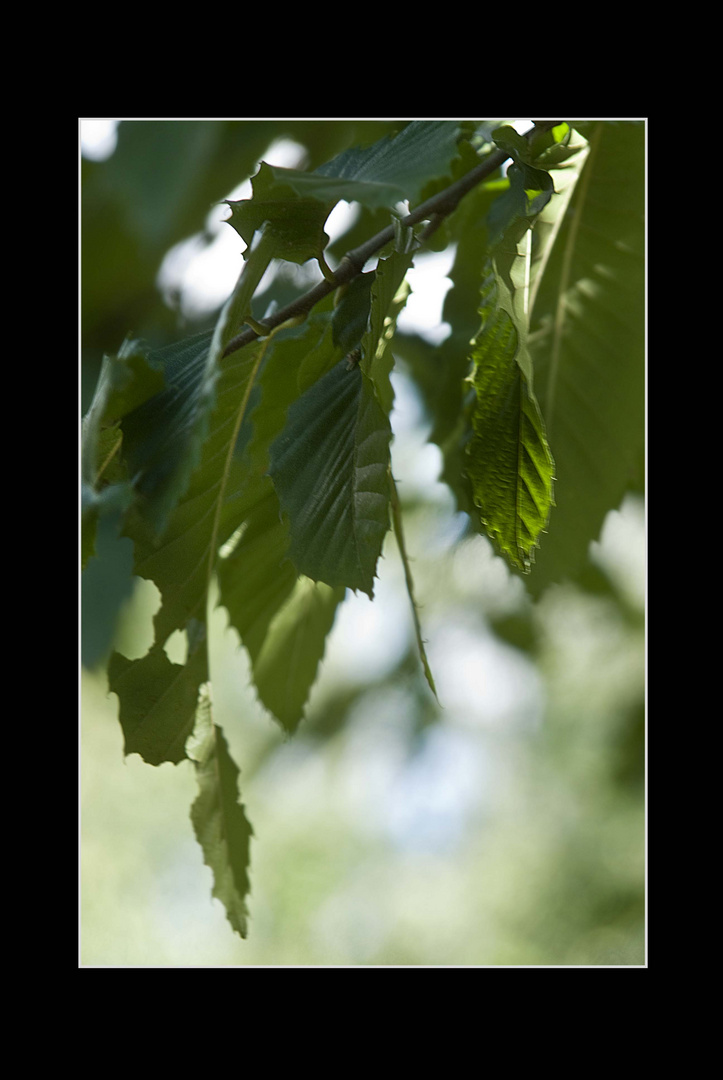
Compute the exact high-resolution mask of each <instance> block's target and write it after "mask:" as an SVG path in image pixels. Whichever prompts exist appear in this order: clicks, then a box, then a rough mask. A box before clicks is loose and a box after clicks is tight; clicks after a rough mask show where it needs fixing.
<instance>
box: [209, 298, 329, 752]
mask: <svg viewBox="0 0 723 1080" xmlns="http://www.w3.org/2000/svg"><path fill="white" fill-rule="evenodd" d="M339 356H340V350H339V349H338V348H337V347H336V346H335V345H334V343H333V340H332V330H331V325H330V314H329V313H328V312H323V313H321V314H317V315H314V316H313V317H312V318H311V319H310V320H309V321H308V323H307V324H306V325H305V326H304V327H303V328H296V329H295V330H293V331H291V332H290V333H289V334H288V335H287V336H286V337H285V339H284V340H278V341H275V342H274V343H273V345H272V347H271V349H270V351H269V355H268V358H267V360H266V363H265V366H264V370H263V372H262V374H261V377H260V383H259V385H260V390H261V394H260V399H259V402H258V403H257V405H256V408H255V410H254V412H253V415H252V425H253V435H252V438H251V440H250V442H249V443H248V446H247V447H246V449H245V452H244V457H243V468H244V473H245V475H246V477H247V478H248V479H247V481H246V483H245V485H244V486H243V487H242V489H241V490H240V492H239V496H238V507H237V513H238V515H239V516H240V517H241V518H242V519H243V528H242V530H241V531H240V535H239V536H238V537H236V538H234V539H233V540H232V542H231V543H230V544H229V545H228V547H229V549H230V550H228V551H224V552H222V555H223V557H222V558H221V560H220V562H219V566H218V578H219V586H220V603H222V604H223V606H224V607H225V608H226V609H227V611H228V614H229V618H230V621H231V623H232V625H233V626H234V627H235V628H236V630H237V631H238V633H239V635H240V637H241V640H242V642H243V644H244V646H245V647H246V649H247V651H248V653H249V657H250V659H251V664H252V671H253V682H254V686H255V688H256V691H257V693H258V695H259V699H260V700H261V702H262V703H263V705H264V706H265V707H266V708H267V709H269V711H270V712H272V713H273V715H274V716H275V717H276V719H277V720H278V721H279V723H281V724H282V726H283V727H284V728H285V729H286V730H287V731H293V730H295V728H296V727H297V725H298V723H299V721H300V720H301V718H302V716H303V713H304V706H305V704H306V700H307V698H308V695H309V691H310V688H311V686H312V684H313V682H314V680H315V678H316V674H317V670H318V666H319V662H320V660H321V658H322V656H323V654H324V648H325V642H326V637H327V634H328V631H329V629H330V628H331V624H332V622H333V619H334V615H335V612H336V608H337V606H338V605H339V603H341V601H342V600H343V598H344V589H343V588H342V589H336V590H331V589H328V588H327V586H325V585H323V584H319V583H317V584H314V583H312V582H311V581H309V580H308V578H305V577H303V576H302V577H299V575H298V574H297V571H296V569H295V568H294V566H293V564H292V562H291V561H290V559H289V557H288V555H289V532H288V524H287V522H286V521H284V520H283V518H282V514H281V509H280V506H279V500H278V497H277V495H276V491H275V489H274V486H273V484H272V482H271V480H270V478H269V477H268V476H267V475H266V473H267V469H268V464H269V447H270V444H271V443H272V442H273V440H274V439H275V438H276V437H277V436H278V434H279V432H280V431H281V430H282V428H283V426H284V423H285V420H286V414H287V410H288V408H289V404H290V403H291V402H293V401H294V400H295V399H296V398H298V396H299V394H300V392H301V391H303V390H304V389H306V388H308V386H309V385H310V384H311V385H313V383H314V382H315V381H316V380H317V379H318V377H319V375H320V374H323V373H325V372H326V371H328V369H329V367H330V366H332V365H333V364H334V363H336V362H338V360H339Z"/></svg>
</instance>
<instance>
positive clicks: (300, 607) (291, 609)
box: [253, 575, 345, 732]
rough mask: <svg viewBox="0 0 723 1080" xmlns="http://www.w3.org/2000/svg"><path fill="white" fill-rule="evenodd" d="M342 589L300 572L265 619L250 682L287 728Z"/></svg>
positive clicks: (300, 706) (297, 712)
mask: <svg viewBox="0 0 723 1080" xmlns="http://www.w3.org/2000/svg"><path fill="white" fill-rule="evenodd" d="M344 596H345V590H344V589H343V588H337V589H332V588H330V587H329V586H328V585H324V584H323V583H322V582H314V581H311V580H310V579H309V578H307V577H304V576H303V575H300V576H299V577H297V578H296V581H295V582H294V585H293V588H292V590H291V593H290V595H289V596H288V598H287V599H286V601H285V602H284V603H283V604H282V605H280V606H279V608H278V610H277V611H276V612H275V613H274V616H273V618H272V619H271V621H270V623H269V627H268V630H267V632H266V634H265V636H264V640H263V642H262V644H261V647H260V648H259V649H258V651H257V652H256V653H255V655H254V662H253V670H254V683H255V685H256V690H257V692H258V695H259V698H260V699H261V701H262V702H263V703H264V705H265V706H266V708H267V709H269V711H270V712H271V713H273V715H274V716H275V717H276V718H277V719H278V720H279V722H280V723H281V725H282V726H283V727H284V728H285V730H286V731H288V732H293V731H295V730H296V728H297V726H298V724H299V721H300V720H301V718H302V717H303V715H304V706H305V705H306V701H307V698H308V696H309V690H310V688H311V685H312V684H313V682H314V680H315V678H316V674H317V670H318V667H319V663H320V662H321V659H322V657H323V655H324V650H325V646H326V639H327V637H328V634H329V631H330V630H331V628H332V626H333V625H334V619H335V618H336V610H337V607H338V606H339V604H340V603H341V602H342V601H343V599H344Z"/></svg>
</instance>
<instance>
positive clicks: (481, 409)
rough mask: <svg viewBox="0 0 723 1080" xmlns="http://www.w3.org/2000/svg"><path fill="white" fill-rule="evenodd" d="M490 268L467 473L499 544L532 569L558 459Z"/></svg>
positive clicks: (475, 354) (476, 351)
mask: <svg viewBox="0 0 723 1080" xmlns="http://www.w3.org/2000/svg"><path fill="white" fill-rule="evenodd" d="M496 301H497V287H496V282H495V278H494V275H493V274H492V273H491V274H490V276H489V278H488V279H487V281H486V282H485V284H484V285H483V293H482V307H481V309H480V311H481V314H482V316H483V325H482V330H481V332H480V334H479V335H478V337H477V339H476V341H475V344H474V347H473V350H472V361H473V364H474V370H473V373H472V375H471V376H470V382H471V384H472V386H473V387H474V391H475V395H476V398H475V405H474V410H473V413H472V428H473V435H472V439H471V441H470V443H469V445H468V451H467V453H468V459H467V475H468V476H469V479H470V482H471V484H472V492H473V497H474V502H475V505H476V506H477V507H478V509H479V513H480V520H481V522H482V524H483V526H484V528H485V530H486V532H487V534H488V536H489V537H490V539H491V540H492V541H493V542H494V543H495V545H496V546H497V548H498V549H499V551H500V552H501V553H502V554H503V555H505V556H506V557H507V558H508V560H509V561H510V563H511V564H512V565H513V566H515V567H517V569H519V570H522V571H524V572H526V571H528V570H529V568H530V564H531V562H532V559H533V553H534V550H535V548H536V546H537V544H538V543H539V539H540V535H541V533H542V531H543V530H544V528H545V527H546V525H547V520H548V517H549V513H550V508H551V506H552V484H553V468H554V466H553V461H552V455H551V453H550V450H549V447H548V446H547V441H546V438H545V434H544V430H543V425H542V417H541V415H540V411H539V408H538V407H537V403H536V401H535V398H534V396H533V394H532V388H531V385H530V380H529V378H528V375H527V374H526V372H525V371H524V370H523V364H522V362H521V361H520V355H519V354H520V348H521V342H520V334H519V332H518V329H517V325H516V323H515V321H514V320H513V317H512V314H511V313H510V312H509V311H507V310H505V309H504V308H501V307H497V304H496Z"/></svg>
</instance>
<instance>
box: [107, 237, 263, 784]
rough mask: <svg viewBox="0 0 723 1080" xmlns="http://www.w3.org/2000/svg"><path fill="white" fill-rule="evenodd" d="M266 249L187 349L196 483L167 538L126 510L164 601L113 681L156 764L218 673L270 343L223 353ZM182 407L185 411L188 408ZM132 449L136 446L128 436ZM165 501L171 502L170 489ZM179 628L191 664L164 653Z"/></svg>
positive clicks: (117, 661)
mask: <svg viewBox="0 0 723 1080" xmlns="http://www.w3.org/2000/svg"><path fill="white" fill-rule="evenodd" d="M257 251H259V252H261V255H260V256H258V257H257V259H256V260H255V261H252V260H253V259H254V255H253V253H252V257H251V259H250V260H249V261H248V262H247V263H246V267H245V268H244V272H243V273H242V275H241V278H240V279H239V283H238V285H237V287H236V289H235V290H234V292H233V294H232V295H231V297H230V298H229V300H228V302H227V304H226V305H225V306H224V308H223V310H222V312H221V315H220V316H219V319H218V321H217V324H216V328H215V330H214V332H213V335H212V336H211V339H210V343H209V342H208V341H206V342H205V352H204V348H203V347H202V346H201V343H199V342H198V341H193V342H192V345H191V346H189V349H188V351H187V352H186V354H185V362H186V364H187V365H188V366H189V367H190V368H192V375H189V377H188V379H189V382H190V383H192V384H193V386H194V387H195V388H196V389H195V390H194V392H193V393H192V394H191V395H190V400H191V401H192V403H193V407H192V408H191V409H190V413H191V417H190V419H188V421H187V427H188V429H189V430H190V431H192V432H193V434H192V436H191V437H189V442H190V443H191V444H192V445H189V442H187V443H186V446H185V454H186V459H185V463H184V468H185V469H186V470H187V471H188V472H190V480H189V482H188V485H187V489H186V490H185V492H183V493H180V487H179V486H174V490H173V493H172V502H173V503H174V505H173V508H172V510H171V511H170V513H169V514H168V520H167V524H166V525H165V527H164V529H163V532H162V535H161V536H160V537H159V535H158V531H157V524H158V518H157V516H156V515H155V514H153V513H149V512H148V508H147V507H146V505H145V504H144V503H143V501H142V500H141V499H139V500H137V501H136V502H135V503H134V504H133V505H132V506H131V507H130V509H129V511H128V514H127V517H126V523H125V530H124V531H125V535H126V536H128V537H129V538H130V539H132V540H133V543H134V546H135V567H134V569H135V573H136V574H137V575H138V576H140V577H143V578H146V579H148V580H150V581H153V582H154V583H155V584H156V585H157V587H158V589H159V590H160V593H161V607H160V608H159V610H158V612H157V613H156V615H155V618H154V636H155V640H154V644H153V646H152V648H151V650H150V651H149V653H148V654H147V655H146V656H145V657H142V658H139V659H136V660H127V659H126V658H125V657H123V656H121V655H120V654H117V653H115V654H113V656H112V657H111V663H110V675H111V678H112V684H113V685H112V687H111V688H112V689H114V690H115V691H116V692H117V693H118V696H119V699H120V712H121V724H122V725H123V729H124V732H125V733H126V748H127V749H126V752H127V753H132V752H134V751H135V752H138V753H140V754H141V755H142V756H143V757H144V759H145V760H146V761H149V762H151V763H153V764H158V763H159V762H160V761H165V760H173V761H177V760H180V758H181V757H182V756H183V743H184V741H185V738H187V737H188V735H189V734H190V731H191V730H192V728H193V724H194V721H195V708H196V701H197V698H198V692H199V689H200V686H201V684H202V683H203V682H204V681H206V679H207V678H208V657H207V655H206V631H205V625H206V616H207V602H208V593H209V588H210V584H211V580H212V575H213V571H214V568H215V564H216V559H217V554H218V548H219V547H220V545H221V544H222V543H223V542H224V541H225V540H226V539H227V538H228V536H230V535H231V533H232V532H233V531H234V529H235V528H237V527H238V524H239V518H238V516H237V514H236V513H235V505H234V502H233V500H229V499H228V498H227V496H228V495H229V493H230V492H233V491H234V490H236V489H237V488H238V487H239V485H240V480H239V464H238V462H237V460H236V459H235V457H234V447H235V444H236V440H237V438H238V433H239V430H240V427H241V424H242V422H243V420H244V417H245V416H246V415H247V412H248V405H249V399H250V396H251V391H252V389H253V387H254V384H255V381H256V378H257V376H258V372H259V369H260V367H261V362H262V359H263V354H264V351H265V349H266V347H267V344H268V341H265V342H255V343H254V344H252V345H248V346H246V347H245V348H244V349H240V350H238V351H237V352H235V353H233V354H231V356H229V357H228V358H226V359H224V358H223V352H224V349H225V347H226V344H227V343H228V340H229V339H230V337H231V336H232V334H233V333H234V330H235V329H237V327H238V318H239V315H240V313H242V312H243V311H245V310H246V304H247V302H248V299H249V296H250V292H252V286H253V283H254V281H256V279H257V277H258V274H259V273H260V272H261V266H262V265H263V261H264V260H265V261H266V263H268V257H267V253H266V252H264V250H263V243H262V245H260V246H259V248H258V249H257ZM171 362H172V363H176V364H177V365H178V372H177V376H176V373H174V374H173V375H172V376H171V377H177V379H178V380H180V381H181V382H183V374H184V370H185V369H184V356H183V354H182V353H179V352H176V353H174V354H173V356H172V357H171ZM199 372H200V375H199ZM164 393H165V392H164ZM159 396H161V397H163V396H164V395H159ZM188 400H189V399H182V400H181V401H180V403H179V399H178V398H174V399H173V401H172V402H168V408H167V410H165V412H164V413H163V414H162V415H161V416H160V417H159V419H158V427H159V428H160V429H161V430H162V431H163V432H164V434H165V435H166V436H167V434H168V432H169V431H175V430H178V428H179V427H183V426H184V423H186V421H185V419H184V418H185V417H186V414H187V412H188V411H189V410H188V409H187V405H188ZM149 404H150V403H149ZM174 410H180V415H179V414H178V413H177V412H175V411H174ZM123 449H124V452H126V449H127V448H126V446H125V443H124V448H123ZM147 460H153V461H155V460H156V458H155V457H152V458H150V457H149V458H148V459H147ZM194 463H195V467H193V466H194ZM164 498H165V500H166V504H167V503H168V501H169V491H168V489H167V490H166V492H165V494H164ZM179 630H180V631H185V632H186V634H187V636H188V638H189V659H188V661H187V663H186V664H185V665H184V666H179V665H176V664H171V663H170V661H169V660H168V658H167V657H166V655H165V652H164V650H163V646H164V645H165V643H166V642H167V641H168V639H169V637H170V636H171V634H173V633H174V632H176V631H179ZM169 755H170V756H169Z"/></svg>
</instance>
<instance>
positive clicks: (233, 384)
mask: <svg viewBox="0 0 723 1080" xmlns="http://www.w3.org/2000/svg"><path fill="white" fill-rule="evenodd" d="M272 251H273V239H272V238H266V237H265V236H264V237H263V238H262V240H261V242H260V243H259V244H258V246H257V247H256V248H255V249H254V250H253V251H252V252H251V253H250V254H249V256H248V258H247V260H246V262H245V264H244V267H243V270H242V272H241V275H240V277H239V280H238V283H237V285H236V288H235V289H234V291H233V293H232V294H231V296H230V297H229V300H228V301H227V303H226V304H225V305H224V307H223V309H222V311H221V314H220V316H219V318H218V321H217V323H216V327H215V329H214V331H213V332H212V333H211V332H208V331H206V332H203V333H200V334H195V335H194V336H192V337H190V338H186V339H185V340H183V341H181V342H178V343H175V344H173V345H170V346H167V347H166V348H164V349H158V350H155V351H154V352H151V353H150V354H149V362H150V363H152V364H153V366H154V367H155V368H159V367H160V368H162V369H163V371H164V374H165V380H166V388H165V389H164V390H163V391H162V392H161V393H160V394H157V395H155V396H154V397H152V398H151V399H150V400H148V401H146V402H145V403H144V404H143V405H141V406H140V407H139V408H137V409H134V410H133V411H132V412H130V413H129V414H127V415H125V416H124V417H123V419H122V421H121V428H122V431H123V455H124V459H125V461H126V463H127V468H128V472H129V475H130V476H131V477H132V479H133V483H134V486H135V488H136V490H137V491H138V494H139V496H140V498H139V500H138V504H137V510H138V513H139V514H140V515H141V516H142V517H143V518H144V520H145V521H146V522H148V524H149V525H150V526H151V528H152V530H153V532H154V533H155V534H156V535H157V536H160V535H162V534H163V532H164V530H165V529H166V526H167V524H168V521H169V518H170V516H171V514H172V512H173V510H174V508H175V507H176V505H177V504H178V502H179V499H180V498H181V497H182V496H184V495H185V494H186V493H187V491H188V489H189V485H190V483H191V478H192V477H193V476H194V472H195V470H196V469H197V468H198V466H199V465H200V463H201V460H202V456H203V454H204V453H205V452H206V444H207V441H208V439H209V436H210V435H211V432H212V429H213V427H214V424H215V426H216V427H217V428H218V426H219V423H222V424H224V425H225V427H224V431H226V428H227V426H228V422H229V421H228V416H235V415H236V412H235V407H236V404H237V394H238V392H239V389H240V392H241V395H242V396H243V392H244V388H245V386H246V382H245V380H246V379H247V377H248V372H246V371H245V368H244V362H245V360H246V359H247V358H248V357H249V356H250V355H251V354H250V353H249V352H248V350H247V351H243V350H242V356H240V357H239V354H238V353H237V354H234V356H233V357H232V358H231V361H230V362H229V363H226V362H225V361H224V360H223V353H224V350H225V348H226V346H227V344H228V343H229V341H230V340H231V338H232V337H233V335H234V334H235V333H237V332H238V330H239V329H240V327H241V325H242V324H243V322H244V319H245V318H246V317H247V315H248V314H249V312H250V309H251V299H252V297H253V294H254V291H255V289H256V287H257V285H258V283H259V281H260V279H261V277H262V276H263V274H264V272H265V270H266V268H267V267H268V265H269V263H270V261H271V258H272ZM254 355H256V354H254ZM252 366H253V362H252ZM222 373H225V385H224V386H223V387H222V388H220V389H219V387H218V385H217V384H218V382H219V379H220V378H221V376H222ZM227 401H228V402H229V403H230V404H227ZM217 402H221V406H220V409H221V412H220V415H219V416H218V417H215V418H214V410H215V409H216V407H217Z"/></svg>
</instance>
